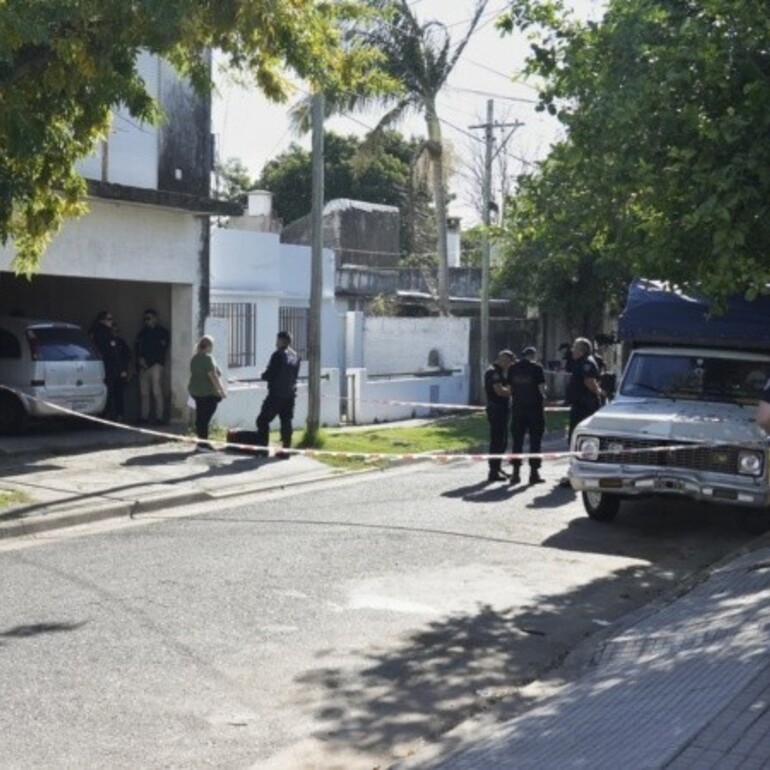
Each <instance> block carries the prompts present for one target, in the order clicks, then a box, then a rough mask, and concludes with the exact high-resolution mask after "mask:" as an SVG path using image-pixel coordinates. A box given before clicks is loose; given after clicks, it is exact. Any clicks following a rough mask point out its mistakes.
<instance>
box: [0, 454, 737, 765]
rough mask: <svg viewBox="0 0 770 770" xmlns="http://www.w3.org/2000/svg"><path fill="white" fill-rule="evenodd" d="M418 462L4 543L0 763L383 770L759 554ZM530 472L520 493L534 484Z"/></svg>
mask: <svg viewBox="0 0 770 770" xmlns="http://www.w3.org/2000/svg"><path fill="white" fill-rule="evenodd" d="M562 469H563V468H562V466H559V465H553V466H550V467H548V468H547V469H546V471H545V476H546V478H547V480H548V483H546V484H542V485H539V486H536V487H526V486H524V487H518V488H514V489H509V488H508V487H506V486H504V485H485V484H484V483H483V482H481V480H482V479H484V478H485V477H486V469H485V467H484V466H481V465H479V464H470V463H468V464H454V463H452V464H449V465H437V464H420V465H412V466H407V467H403V468H400V469H394V470H390V471H386V472H382V473H375V474H371V475H366V476H358V477H355V478H349V479H345V480H340V481H333V482H325V483H324V484H323V485H318V486H316V487H314V488H307V487H306V488H303V489H301V490H295V491H287V492H284V493H276V494H272V495H269V496H261V497H258V498H253V499H250V500H248V501H244V502H242V503H241V504H238V505H233V504H232V503H229V504H227V505H224V504H220V505H208V506H206V507H200V508H198V509H188V510H186V511H184V512H180V511H169V512H168V514H165V515H164V514H161V515H158V514H155V515H152V516H150V515H147V516H144V517H142V518H141V519H139V520H135V521H129V522H126V521H123V522H119V523H110V524H105V525H99V526H95V527H90V528H82V529H78V530H74V531H70V532H66V533H52V534H50V535H46V536H39V537H36V538H30V539H24V540H14V541H10V542H6V543H2V544H0V681H1V682H2V688H0V714H1V715H2V724H3V729H2V730H0V767H2V768H30V767H35V768H53V767H56V768H60V767H78V768H132V769H135V768H145V767H146V768H157V767H165V768H177V767H178V768H203V767H217V768H246V767H256V768H261V769H263V770H275V769H276V768H282V769H284V768H291V770H302V769H303V768H314V770H330V769H331V768H340V769H343V768H344V770H358V768H362V769H364V768H365V769H366V770H371V769H372V768H375V767H382V768H384V767H387V766H388V764H390V763H391V762H393V761H395V760H396V759H398V758H399V757H403V756H406V755H409V754H410V753H412V752H414V751H418V750H419V748H420V746H421V745H422V742H423V741H429V740H431V739H432V738H435V737H436V736H438V735H440V734H441V733H442V732H444V731H446V730H448V729H449V728H451V727H453V726H454V725H456V724H457V723H458V722H459V721H461V720H462V719H464V718H466V717H467V716H469V715H472V714H474V713H477V712H478V711H479V710H480V709H483V708H484V707H485V706H486V705H488V704H489V703H490V702H494V701H497V700H499V699H501V698H504V699H507V700H506V702H509V703H514V704H517V705H518V706H521V705H522V704H521V703H520V702H519V703H517V699H518V700H519V701H521V699H522V697H523V696H522V695H521V694H520V693H519V692H518V688H519V687H520V686H521V685H523V684H526V683H528V682H531V681H532V680H533V679H535V678H537V677H538V676H539V675H540V674H542V672H544V671H546V670H548V669H550V668H552V667H553V666H555V665H557V664H558V662H559V661H560V660H561V659H562V658H563V657H564V655H565V654H566V653H567V652H568V651H569V650H570V649H571V648H572V647H573V646H574V645H575V644H576V643H577V642H579V641H580V640H582V639H584V638H585V637H586V636H587V635H588V634H591V633H593V632H595V631H597V630H599V629H601V628H604V627H606V626H607V625H608V624H609V623H611V622H612V621H613V620H615V619H617V618H619V617H621V616H622V615H623V614H625V613H627V612H629V611H630V610H632V609H634V608H636V607H638V606H639V605H641V604H643V603H645V602H647V601H648V600H649V599H651V598H652V597H654V596H655V595H656V594H657V593H658V592H660V591H661V590H662V589H663V588H666V587H669V586H671V585H672V584H676V583H677V581H679V580H681V579H682V578H683V577H684V576H686V575H688V574H690V573H692V572H693V571H694V570H695V569H697V568H698V567H700V566H705V565H706V564H708V563H710V562H712V561H714V560H716V559H718V558H720V557H721V556H723V555H725V554H726V553H728V552H729V551H731V550H732V549H734V548H736V547H738V546H739V545H741V544H742V543H744V542H746V541H747V540H748V539H749V537H750V536H749V535H747V534H746V533H745V532H744V531H743V530H742V529H741V528H740V527H739V526H738V525H737V523H736V518H737V517H736V516H735V515H734V514H730V513H728V512H725V511H717V510H714V509H707V508H703V507H700V508H699V507H697V506H692V505H685V504H675V503H671V504H660V503H659V502H658V503H655V504H650V503H637V504H634V505H629V506H627V507H626V508H625V509H624V510H623V511H622V512H621V514H620V516H619V517H618V519H617V520H616V522H615V523H614V524H612V525H601V524H597V523H594V522H592V521H590V520H589V519H588V518H586V517H585V515H584V514H583V511H582V506H581V505H580V503H579V501H578V500H577V499H576V498H575V496H574V493H572V491H571V490H564V489H560V488H558V487H556V486H555V485H554V482H555V481H556V479H557V478H558V477H559V476H560V475H561V471H562ZM525 475H526V474H525Z"/></svg>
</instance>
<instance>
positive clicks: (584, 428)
mask: <svg viewBox="0 0 770 770" xmlns="http://www.w3.org/2000/svg"><path fill="white" fill-rule="evenodd" d="M580 432H581V433H586V432H588V433H590V432H596V433H598V434H600V435H613V436H633V438H636V439H645V438H652V439H661V440H665V441H718V442H720V443H722V442H724V443H730V444H747V443H749V444H755V443H757V442H761V443H763V444H764V443H765V442H766V441H767V434H766V433H765V432H764V431H763V430H762V429H761V428H760V427H759V426H758V425H757V423H756V407H753V406H739V405H737V404H721V403H714V402H708V401H666V400H662V399H639V400H637V399H634V400H633V401H631V400H628V401H627V400H619V401H616V402H614V403H612V404H608V405H607V406H604V407H602V408H601V409H600V410H599V411H598V412H596V413H595V414H593V415H592V416H591V417H589V418H588V419H587V420H585V421H583V422H582V423H581V424H580Z"/></svg>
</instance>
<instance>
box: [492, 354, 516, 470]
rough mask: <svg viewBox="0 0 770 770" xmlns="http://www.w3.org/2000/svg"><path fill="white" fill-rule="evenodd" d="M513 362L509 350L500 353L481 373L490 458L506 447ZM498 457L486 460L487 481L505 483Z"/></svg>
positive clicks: (513, 359)
mask: <svg viewBox="0 0 770 770" xmlns="http://www.w3.org/2000/svg"><path fill="white" fill-rule="evenodd" d="M515 360H516V357H515V356H514V355H513V353H512V352H511V351H510V350H501V351H500V352H499V353H498V354H497V358H496V359H495V362H494V363H493V364H492V365H491V366H490V367H489V369H487V370H486V372H484V393H485V395H486V399H487V420H488V421H489V454H491V455H501V454H504V453H505V448H506V445H507V444H508V424H509V422H510V416H511V391H510V388H509V387H508V379H507V378H508V369H509V367H510V366H511V365H512V364H513V362H514V361H515ZM502 464H503V461H502V459H501V458H499V457H495V458H491V459H490V460H489V474H488V475H487V481H508V476H506V475H505V473H503V470H502Z"/></svg>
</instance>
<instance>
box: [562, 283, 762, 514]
mask: <svg viewBox="0 0 770 770" xmlns="http://www.w3.org/2000/svg"><path fill="white" fill-rule="evenodd" d="M633 288H634V287H632V290H633ZM637 290H639V289H638V287H637ZM643 291H644V292H646V295H645V299H646V301H645V302H643V303H642V306H643V313H642V314H641V316H639V314H636V315H634V310H635V306H634V305H633V303H632V298H631V293H630V294H629V305H628V306H627V308H626V313H624V316H625V323H624V317H621V323H620V333H621V336H625V337H626V339H627V340H628V338H630V343H631V344H632V345H633V349H632V351H631V353H630V357H629V359H628V362H627V364H626V366H625V369H624V372H623V375H622V377H621V380H620V383H619V386H618V390H617V396H616V397H615V399H614V400H613V401H612V403H610V404H608V405H606V406H604V407H603V408H601V409H600V410H599V411H598V412H596V413H595V414H594V415H592V416H591V417H589V418H588V419H586V420H584V421H583V422H581V423H580V425H579V426H578V427H577V428H576V429H575V431H574V433H573V437H572V446H571V448H572V449H573V451H575V452H578V453H579V456H577V457H575V458H573V459H572V460H571V463H570V469H569V472H568V475H569V479H570V482H571V484H572V487H573V489H575V490H576V491H578V492H580V493H581V494H582V498H583V504H584V506H585V509H586V512H587V513H588V515H589V516H590V517H591V518H593V519H597V520H600V521H611V520H612V519H614V518H615V516H616V514H617V512H618V510H619V507H620V504H621V503H622V501H623V500H625V499H630V498H633V497H639V496H642V495H666V496H679V497H688V498H692V499H695V500H700V501H703V502H707V503H729V504H734V505H737V506H745V507H750V508H753V509H765V508H767V507H768V506H770V454H769V453H768V443H767V434H766V433H765V432H764V431H763V430H762V429H761V428H760V427H759V426H758V425H757V423H756V406H757V403H758V401H759V398H760V395H761V393H762V390H763V388H764V387H765V385H766V383H767V382H768V380H770V342H765V341H764V340H766V338H767V336H768V335H769V334H770V319H769V318H768V316H766V315H765V316H764V318H765V320H766V323H765V326H766V327H767V328H766V329H757V330H756V334H755V336H754V337H753V338H752V339H750V340H745V339H743V336H744V335H745V334H747V333H749V332H750V329H751V328H753V325H754V323H755V322H756V323H759V321H760V317H761V316H762V315H763V312H760V311H763V310H764V309H765V308H770V306H768V304H767V303H761V304H760V305H758V306H757V310H756V314H755V316H754V317H751V315H749V316H745V317H743V319H742V320H744V321H745V320H746V319H747V318H748V321H749V323H748V329H746V328H743V326H741V325H738V327H736V328H734V329H728V328H727V327H728V326H729V323H730V318H731V316H730V315H729V311H728V314H725V316H723V317H720V318H719V320H718V321H715V320H714V319H713V318H711V317H709V316H708V315H704V314H703V312H702V311H701V312H700V313H697V312H695V308H694V307H692V306H685V307H683V308H679V311H682V312H684V313H685V315H686V314H693V313H694V312H695V315H694V317H693V318H692V319H690V320H691V321H692V323H690V322H687V319H686V318H682V317H680V316H678V315H677V313H678V312H679V311H677V309H676V307H677V306H676V302H677V301H678V300H679V299H681V300H682V301H683V302H684V301H686V302H688V303H692V302H694V300H692V299H691V298H685V297H683V295H677V294H676V293H674V295H673V300H674V304H673V306H672V307H673V310H672V307H668V313H669V316H670V317H669V318H666V314H665V312H663V313H661V312H657V313H656V308H657V306H656V303H655V299H656V297H655V296H654V295H653V297H652V298H651V297H650V292H662V291H668V294H671V292H670V291H669V290H667V289H664V288H662V287H661V285H660V284H650V283H649V282H646V283H645V284H644V285H643ZM651 299H652V301H650V300H651ZM657 299H665V300H666V302H669V303H670V301H671V300H672V297H671V296H669V297H665V298H664V297H657ZM637 309H638V308H637ZM657 309H658V310H660V308H657ZM680 315H681V314H680ZM699 324H700V325H699ZM715 324H717V325H718V326H719V328H720V331H719V332H718V333H717V332H712V331H711V329H712V328H713V327H714V325H715ZM624 327H625V328H624ZM680 330H681V334H680ZM624 332H625V335H624ZM712 333H713V334H715V335H716V336H715V337H713V338H711V337H709V335H710V334H712ZM736 335H738V336H736ZM645 338H646V340H647V341H644V340H645ZM661 341H665V342H661ZM688 342H689V343H690V344H687V343H688ZM744 343H745V344H744ZM765 351H767V352H765Z"/></svg>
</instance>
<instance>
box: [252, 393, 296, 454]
mask: <svg viewBox="0 0 770 770" xmlns="http://www.w3.org/2000/svg"><path fill="white" fill-rule="evenodd" d="M294 400H295V396H294V394H292V395H291V396H284V397H280V396H276V395H274V394H273V393H268V394H267V396H265V400H264V401H263V402H262V409H260V411H259V416H258V417H257V436H256V439H257V446H267V445H268V441H269V440H270V423H271V422H272V421H273V420H274V419H275V418H276V417H278V418H279V419H280V421H281V443H282V444H283V448H284V449H289V447H291V437H292V433H293V432H294V428H293V427H292V424H291V421H292V420H293V419H294Z"/></svg>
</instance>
